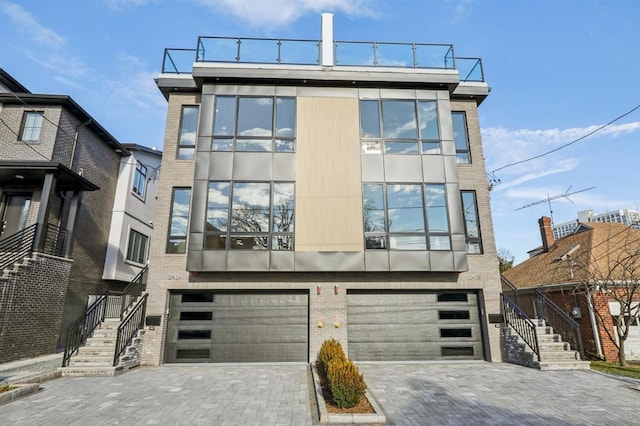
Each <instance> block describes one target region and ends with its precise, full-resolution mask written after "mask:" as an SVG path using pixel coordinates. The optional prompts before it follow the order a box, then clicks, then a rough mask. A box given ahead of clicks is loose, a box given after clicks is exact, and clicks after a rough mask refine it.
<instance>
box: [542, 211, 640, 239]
mask: <svg viewBox="0 0 640 426" xmlns="http://www.w3.org/2000/svg"><path fill="white" fill-rule="evenodd" d="M587 222H600V223H604V222H611V223H622V224H623V225H627V226H631V227H633V228H636V229H640V212H639V211H637V210H629V209H625V210H612V211H609V212H606V213H600V214H594V213H593V210H582V211H579V212H578V218H577V220H575V221H571V222H564V223H560V224H557V225H553V236H554V238H555V239H556V240H557V239H560V238H562V237H564V236H567V235H569V234H572V233H573V232H574V231H575V230H576V229H577V228H578V224H579V223H587Z"/></svg>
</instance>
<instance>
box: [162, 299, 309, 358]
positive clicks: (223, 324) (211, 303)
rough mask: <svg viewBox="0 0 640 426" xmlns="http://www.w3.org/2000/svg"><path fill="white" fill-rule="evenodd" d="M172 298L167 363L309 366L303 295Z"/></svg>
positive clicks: (307, 314) (306, 307)
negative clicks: (290, 362) (304, 364)
mask: <svg viewBox="0 0 640 426" xmlns="http://www.w3.org/2000/svg"><path fill="white" fill-rule="evenodd" d="M170 297H171V300H170V309H169V322H168V325H167V327H168V329H167V341H166V357H165V362H168V363H173V362H285V361H302V362H307V361H308V347H309V293H308V292H307V291H305V292H286V293H285V292H251V293H248V292H247V293H237V292H236V293H230V292H213V291H199V292H179V293H172V294H171V295H170Z"/></svg>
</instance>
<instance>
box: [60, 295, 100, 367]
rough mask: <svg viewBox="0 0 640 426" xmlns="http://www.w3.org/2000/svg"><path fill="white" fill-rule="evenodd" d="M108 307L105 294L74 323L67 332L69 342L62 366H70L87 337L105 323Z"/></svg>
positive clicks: (66, 345) (67, 342)
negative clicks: (72, 358) (71, 360)
mask: <svg viewBox="0 0 640 426" xmlns="http://www.w3.org/2000/svg"><path fill="white" fill-rule="evenodd" d="M106 306H107V295H106V294H103V295H102V296H100V297H98V299H97V300H96V301H95V302H93V303H92V304H91V306H89V308H88V309H87V312H86V314H85V315H84V316H83V317H82V318H80V319H79V320H78V321H76V322H75V323H73V325H72V326H71V328H69V331H67V341H66V344H65V348H64V357H63V358H62V366H63V367H66V366H68V365H69V360H70V359H71V357H72V356H73V355H75V354H76V353H77V352H78V349H79V348H80V346H81V345H82V344H84V342H86V341H87V337H89V336H90V335H91V333H93V331H94V330H95V329H96V328H98V326H99V325H100V324H101V323H102V321H104V315H105V311H106Z"/></svg>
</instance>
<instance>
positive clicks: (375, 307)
mask: <svg viewBox="0 0 640 426" xmlns="http://www.w3.org/2000/svg"><path fill="white" fill-rule="evenodd" d="M347 314H348V318H347V324H348V325H347V329H348V333H349V336H348V338H349V356H350V357H351V358H353V359H354V360H358V361H422V360H442V359H450V360H457V359H459V360H463V359H465V360H466V359H483V347H482V332H481V326H480V315H479V309H478V298H477V295H476V294H475V293H470V292H440V293H436V292H429V293H427V292H419V293H418V292H379V291H378V292H370V291H349V292H348V293H347Z"/></svg>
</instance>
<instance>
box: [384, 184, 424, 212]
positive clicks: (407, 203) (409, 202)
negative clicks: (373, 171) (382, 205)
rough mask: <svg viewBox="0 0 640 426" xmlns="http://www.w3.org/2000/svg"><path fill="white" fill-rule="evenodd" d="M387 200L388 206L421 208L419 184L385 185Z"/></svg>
mask: <svg viewBox="0 0 640 426" xmlns="http://www.w3.org/2000/svg"><path fill="white" fill-rule="evenodd" d="M387 201H388V204H389V208H394V207H399V208H404V207H420V208H422V193H421V190H420V185H387Z"/></svg>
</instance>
